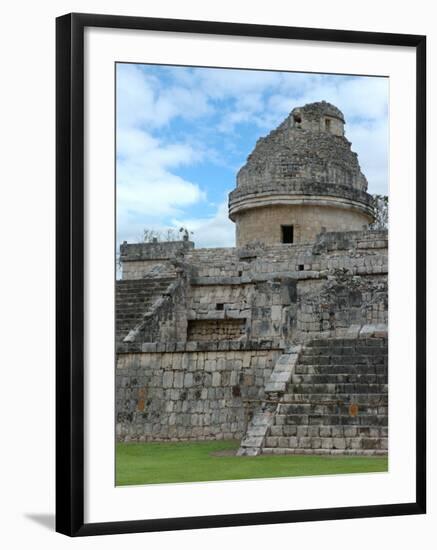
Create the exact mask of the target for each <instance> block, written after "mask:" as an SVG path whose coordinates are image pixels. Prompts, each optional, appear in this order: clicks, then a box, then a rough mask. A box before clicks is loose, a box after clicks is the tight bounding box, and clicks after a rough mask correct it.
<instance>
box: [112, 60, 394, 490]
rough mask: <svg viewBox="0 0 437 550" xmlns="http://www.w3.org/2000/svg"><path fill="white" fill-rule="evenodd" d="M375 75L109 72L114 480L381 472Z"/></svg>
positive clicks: (383, 131) (380, 201)
mask: <svg viewBox="0 0 437 550" xmlns="http://www.w3.org/2000/svg"><path fill="white" fill-rule="evenodd" d="M388 98H389V79H388V78H384V77H378V76H353V75H333V74H314V73H293V72H275V71H261V70H244V69H224V68H203V67H182V66H165V65H150V64H133V63H117V64H116V106H115V107H116V136H115V144H116V174H115V190H116V253H115V259H116V274H117V275H116V281H115V287H116V291H115V300H116V307H115V310H116V335H115V338H116V366H115V377H116V395H115V399H116V418H115V424H116V425H115V438H116V484H117V485H142V484H151V483H180V482H201V481H219V480H241V479H255V478H273V477H291V476H308V475H326V474H337V475H339V474H353V473H364V472H384V471H387V469H388V351H387V350H388V328H387V327H388V196H389V193H388V146H389V136H388V111H389V102H388Z"/></svg>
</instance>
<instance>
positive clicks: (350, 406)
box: [262, 337, 388, 455]
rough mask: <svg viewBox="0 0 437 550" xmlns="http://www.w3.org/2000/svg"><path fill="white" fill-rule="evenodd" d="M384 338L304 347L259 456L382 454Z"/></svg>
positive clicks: (320, 342) (384, 434)
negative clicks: (264, 454) (261, 453)
mask: <svg viewBox="0 0 437 550" xmlns="http://www.w3.org/2000/svg"><path fill="white" fill-rule="evenodd" d="M387 359H388V357H387V338H385V337H378V338H357V339H324V340H314V341H312V342H310V343H309V344H307V345H306V346H305V347H304V348H303V349H302V351H301V353H300V355H299V361H298V364H297V365H296V366H295V367H294V370H293V373H292V375H291V380H290V382H289V384H288V385H287V389H286V391H285V393H284V394H283V395H282V397H281V398H280V399H279V402H278V405H277V408H276V412H275V415H274V418H273V419H272V421H271V422H270V425H269V427H268V430H267V431H266V434H265V439H264V446H263V449H262V452H263V453H266V454H268V453H270V454H287V453H290V454H346V455H385V454H387V448H388V393H387V382H388V380H387Z"/></svg>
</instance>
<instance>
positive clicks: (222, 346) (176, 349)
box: [117, 340, 283, 353]
mask: <svg viewBox="0 0 437 550" xmlns="http://www.w3.org/2000/svg"><path fill="white" fill-rule="evenodd" d="M282 349H283V344H282V342H280V343H278V342H273V341H272V340H261V341H257V340H247V341H239V340H221V341H219V342H217V341H205V342H204V341H197V342H158V343H155V342H149V343H147V342H146V343H143V344H136V345H133V344H130V345H126V346H122V347H121V349H118V350H117V353H186V352H196V351H269V350H282Z"/></svg>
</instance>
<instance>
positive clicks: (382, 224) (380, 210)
mask: <svg viewBox="0 0 437 550" xmlns="http://www.w3.org/2000/svg"><path fill="white" fill-rule="evenodd" d="M373 201H374V202H373V205H374V209H375V221H374V222H373V223H372V224H371V225H370V229H376V230H381V229H388V196H387V195H373Z"/></svg>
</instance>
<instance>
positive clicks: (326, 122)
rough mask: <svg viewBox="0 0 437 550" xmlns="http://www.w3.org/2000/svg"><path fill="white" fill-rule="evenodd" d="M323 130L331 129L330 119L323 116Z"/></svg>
mask: <svg viewBox="0 0 437 550" xmlns="http://www.w3.org/2000/svg"><path fill="white" fill-rule="evenodd" d="M325 130H327V131H328V132H329V131H330V130H331V121H330V120H329V118H325Z"/></svg>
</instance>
